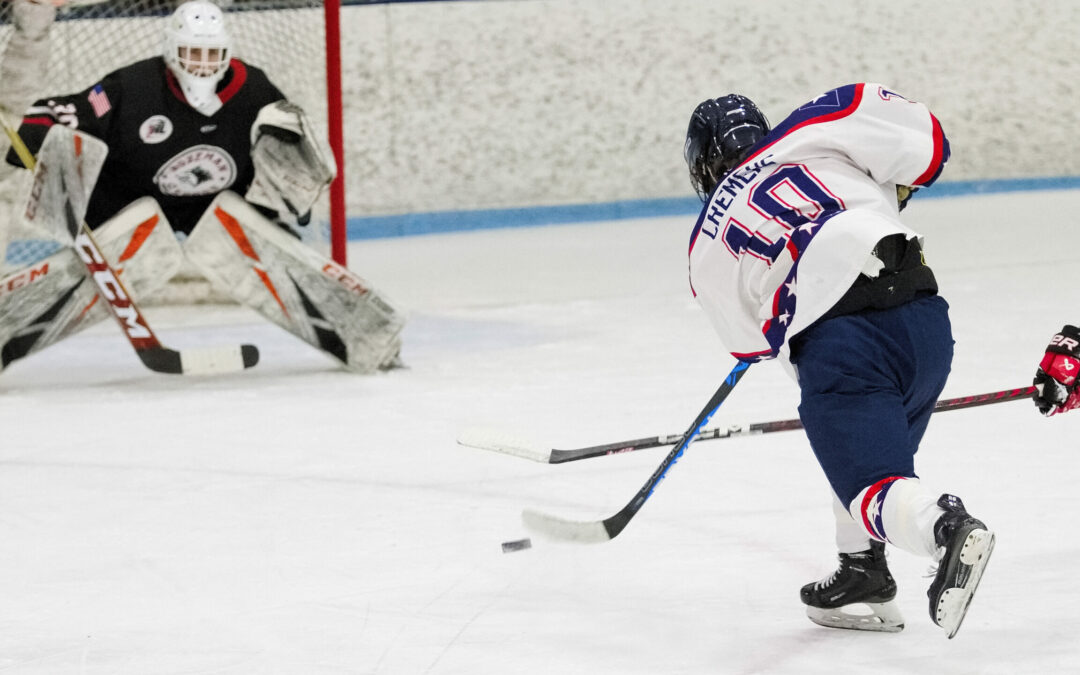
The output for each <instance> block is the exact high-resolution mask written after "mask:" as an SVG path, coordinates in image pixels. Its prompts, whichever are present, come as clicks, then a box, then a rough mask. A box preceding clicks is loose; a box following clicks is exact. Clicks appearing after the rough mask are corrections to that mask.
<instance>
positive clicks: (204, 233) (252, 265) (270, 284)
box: [184, 191, 405, 373]
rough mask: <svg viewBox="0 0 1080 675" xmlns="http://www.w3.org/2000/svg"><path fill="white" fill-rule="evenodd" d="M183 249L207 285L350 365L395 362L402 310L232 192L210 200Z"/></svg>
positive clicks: (365, 369)
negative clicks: (212, 286)
mask: <svg viewBox="0 0 1080 675" xmlns="http://www.w3.org/2000/svg"><path fill="white" fill-rule="evenodd" d="M184 252H185V254H186V255H187V258H188V260H189V261H190V262H191V263H192V264H194V265H195V267H197V268H198V269H199V271H200V272H202V273H203V274H204V275H205V276H206V278H207V279H208V280H209V281H210V283H211V284H213V285H214V286H216V287H218V288H219V289H220V290H222V291H224V292H226V293H228V294H229V296H230V297H232V298H233V299H234V300H236V301H237V302H239V303H241V304H243V305H246V306H248V307H251V308H253V309H255V310H256V311H257V312H259V313H260V314H262V315H263V316H264V317H266V318H267V319H269V320H270V321H272V322H274V323H276V324H277V325H279V326H281V327H282V328H284V329H285V330H287V331H289V332H290V333H292V334H293V335H296V336H297V337H299V338H300V339H302V340H304V341H305V342H307V343H308V344H310V345H312V346H314V347H316V348H318V349H321V350H322V351H324V352H326V353H328V354H330V355H331V356H333V357H334V358H336V359H337V360H339V361H340V362H341V363H343V364H344V365H345V366H346V367H347V368H349V369H350V370H353V371H356V372H360V373H371V372H374V371H376V370H379V369H387V368H392V367H396V366H398V365H400V362H399V359H398V356H399V352H400V350H401V337H400V335H401V330H402V329H403V328H404V325H405V317H404V315H403V313H402V312H401V311H400V310H399V309H398V308H397V307H396V306H395V305H394V304H393V303H392V302H390V301H389V300H388V299H387V298H385V297H384V296H382V295H381V294H380V293H378V292H377V291H376V290H375V289H373V288H372V287H371V286H370V285H369V284H368V283H367V282H366V281H365V280H363V279H362V278H360V277H359V276H357V275H356V274H354V273H353V272H351V271H350V270H348V269H347V268H345V267H343V266H341V265H339V264H337V263H336V262H334V261H332V260H330V259H328V258H325V257H323V256H322V255H320V254H319V253H318V252H317V251H315V250H313V249H311V248H310V247H308V246H306V245H304V244H303V243H301V242H300V241H298V240H297V239H296V238H294V237H292V236H290V235H289V234H288V233H287V232H285V231H284V230H283V229H282V228H281V227H279V226H278V225H276V224H274V223H273V222H271V221H270V220H268V219H267V218H266V217H264V216H263V215H262V214H261V213H259V212H258V211H257V210H256V209H255V208H254V207H252V206H251V205H250V204H249V203H248V202H247V201H245V200H244V199H243V198H241V197H240V196H239V195H237V194H236V193H234V192H231V191H225V192H222V193H220V194H219V195H218V196H217V197H216V198H215V199H214V201H213V202H212V203H211V204H210V207H209V208H207V210H206V212H205V213H204V214H203V216H202V218H200V219H199V222H198V223H197V224H196V226H195V229H194V230H192V232H191V235H190V236H189V237H188V239H187V241H185V242H184Z"/></svg>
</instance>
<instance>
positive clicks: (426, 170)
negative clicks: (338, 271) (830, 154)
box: [342, 0, 1080, 217]
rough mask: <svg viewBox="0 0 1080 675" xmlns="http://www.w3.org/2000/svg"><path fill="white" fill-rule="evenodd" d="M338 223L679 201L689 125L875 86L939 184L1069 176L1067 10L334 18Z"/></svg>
mask: <svg viewBox="0 0 1080 675" xmlns="http://www.w3.org/2000/svg"><path fill="white" fill-rule="evenodd" d="M342 22H343V30H342V32H343V38H342V39H343V61H344V75H343V79H344V87H345V91H344V98H345V105H346V118H345V119H346V125H347V128H346V139H347V144H348V149H347V157H346V163H347V171H346V176H347V181H348V184H347V190H348V213H349V216H350V217H364V216H373V215H390V214H404V213H424V212H430V211H442V210H460V209H486V208H507V207H528V206H539V205H562V204H582V203H595V202H610V201H619V200H633V199H654V198H665V197H687V196H690V195H691V194H692V193H691V191H690V188H689V184H688V182H687V179H686V172H685V167H684V165H683V162H682V156H681V153H682V144H683V137H684V133H685V129H686V123H687V120H688V118H689V114H690V112H691V111H692V110H693V108H694V106H695V105H696V104H697V103H698V102H699V101H701V100H702V99H704V98H706V97H711V96H718V95H721V94H724V93H727V92H729V91H737V92H740V93H743V94H746V95H748V96H750V97H751V98H753V99H754V100H755V101H757V102H758V104H759V105H760V106H761V107H762V109H763V110H764V111H765V113H766V115H768V116H769V118H770V119H771V120H772V121H773V122H774V123H775V122H778V121H779V120H780V119H782V118H783V117H784V116H785V115H786V114H787V113H788V112H789V111H790V110H791V109H792V108H794V107H795V106H797V105H799V104H801V103H803V102H804V101H806V100H808V99H810V98H812V97H813V96H815V95H817V94H818V93H820V92H822V91H824V90H826V89H829V88H831V87H833V86H836V85H840V84H846V83H849V82H855V81H878V82H883V83H885V84H888V85H889V86H891V87H892V88H894V89H896V90H897V91H899V92H901V93H903V94H905V95H907V96H908V97H909V98H914V99H918V100H921V101H924V102H926V103H927V104H929V105H930V107H931V109H933V110H934V111H935V113H936V114H937V115H938V117H939V118H940V119H941V121H942V125H943V127H944V128H945V132H946V134H947V135H948V136H949V139H950V141H951V143H952V149H953V159H952V161H951V162H950V164H949V166H948V167H947V169H946V173H945V174H944V175H943V178H942V180H943V181H958V180H978V179H997V178H1012V177H1045V176H1073V175H1078V174H1080V141H1077V132H1076V129H1077V128H1078V127H1080V125H1078V119H1077V117H1078V113H1077V103H1078V102H1080V59H1078V58H1077V57H1078V54H1077V48H1076V47H1075V40H1076V39H1077V35H1080V3H1077V2H1075V1H1074V0H1046V1H1043V2H1038V3H1020V2H1015V1H1013V0H983V1H981V2H978V3H974V2H961V1H960V0H934V1H930V0H913V1H910V2H904V3H885V2H874V1H871V0H831V1H826V0H759V1H758V2H740V3H733V2H726V1H718V0H620V1H619V2H600V1H595V2H588V1H586V0H486V1H485V0H471V1H470V0H461V1H456V2H415V3H403V4H396V3H395V4H380V5H366V6H347V7H345V8H344V9H343V21H342Z"/></svg>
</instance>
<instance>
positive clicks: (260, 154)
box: [244, 100, 337, 239]
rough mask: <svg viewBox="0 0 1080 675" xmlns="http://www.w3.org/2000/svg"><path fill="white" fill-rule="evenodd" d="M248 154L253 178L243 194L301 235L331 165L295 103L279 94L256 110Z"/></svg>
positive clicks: (330, 175)
mask: <svg viewBox="0 0 1080 675" xmlns="http://www.w3.org/2000/svg"><path fill="white" fill-rule="evenodd" d="M251 160H252V163H253V164H254V166H255V178H254V180H253V181H252V183H251V187H250V188H249V189H248V191H247V194H245V195H244V199H245V200H247V201H248V202H249V203H251V204H254V205H255V206H256V207H258V208H260V209H261V210H262V212H263V214H264V215H267V216H268V217H270V218H272V219H273V220H274V221H275V222H276V223H278V224H279V225H281V226H282V227H283V228H284V229H286V230H288V231H289V232H291V233H292V234H293V235H295V236H297V237H299V238H301V239H303V238H304V236H303V233H304V232H305V230H306V227H307V225H308V223H309V222H310V221H311V209H312V207H313V206H314V205H315V201H316V200H317V199H318V198H319V195H321V194H322V191H323V190H324V189H325V188H326V186H328V185H329V184H330V182H331V181H333V180H334V176H335V175H336V174H337V167H336V165H335V164H334V159H333V156H332V155H331V153H330V151H329V148H327V147H325V146H324V145H323V144H322V143H321V142H320V141H319V140H318V139H317V138H316V137H315V135H314V133H312V129H311V122H310V121H309V120H308V118H307V115H305V114H304V111H303V110H302V109H301V108H300V106H298V105H296V104H293V103H290V102H288V101H285V100H282V101H276V102H274V103H271V104H269V105H267V106H264V107H263V108H262V109H261V110H260V111H259V114H258V116H257V117H256V118H255V123H254V124H253V125H251Z"/></svg>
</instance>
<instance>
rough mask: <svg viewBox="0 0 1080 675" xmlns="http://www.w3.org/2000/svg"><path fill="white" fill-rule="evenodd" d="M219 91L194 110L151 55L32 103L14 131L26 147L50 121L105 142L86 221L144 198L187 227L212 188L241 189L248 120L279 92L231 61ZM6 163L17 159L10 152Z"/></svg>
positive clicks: (94, 222)
mask: <svg viewBox="0 0 1080 675" xmlns="http://www.w3.org/2000/svg"><path fill="white" fill-rule="evenodd" d="M217 95H218V98H219V99H220V100H221V102H222V106H221V108H219V109H218V111H217V112H215V113H214V114H213V115H212V116H210V117H207V116H205V115H203V114H202V113H200V112H198V111H197V110H195V109H194V108H192V107H191V106H190V105H188V103H187V102H186V101H185V100H184V95H183V94H182V93H181V91H180V88H179V86H178V85H177V83H176V78H175V77H174V76H173V74H172V73H171V72H169V71H168V69H167V68H166V67H165V61H164V59H162V58H160V57H155V58H150V59H147V60H145V61H139V62H137V63H133V64H131V65H128V66H125V67H124V68H121V69H119V70H116V71H114V72H112V73H110V74H109V75H106V76H105V78H104V79H103V80H101V82H99V83H98V84H95V85H94V86H92V87H90V88H89V89H87V90H86V91H82V92H79V93H78V94H72V95H70V96H52V97H49V98H46V99H42V100H39V101H37V102H35V103H34V105H32V106H31V107H30V109H29V110H28V111H27V113H26V116H25V117H24V118H23V121H22V126H21V127H20V128H19V133H20V135H21V136H22V138H23V139H24V140H25V141H26V144H27V146H28V147H29V148H30V150H31V152H34V153H37V150H38V148H40V147H41V144H42V142H44V139H45V134H46V133H47V132H48V130H49V127H51V126H52V125H54V124H65V125H67V126H69V127H72V128H75V129H78V130H80V131H84V132H86V133H88V134H90V135H92V136H95V137H97V138H100V139H101V140H103V141H105V143H106V144H107V145H108V146H109V154H108V157H107V159H106V160H105V165H104V166H103V167H102V170H101V175H100V177H99V178H98V182H97V185H96V186H95V187H94V192H93V194H92V195H91V198H90V204H89V207H88V209H87V212H86V222H87V224H88V225H90V227H91V228H95V227H97V226H99V225H101V224H102V223H103V222H105V221H106V220H108V219H109V218H110V217H111V216H112V215H113V214H115V213H116V212H117V211H119V210H120V209H122V208H123V207H125V206H127V205H128V204H130V203H131V202H132V201H134V200H136V199H138V198H140V197H145V196H151V197H154V198H155V199H157V201H158V203H159V204H160V205H161V208H162V210H163V211H164V212H165V216H166V217H167V218H168V219H169V224H170V225H172V228H173V229H174V230H176V231H178V232H184V233H189V232H190V231H191V229H192V228H194V227H195V223H197V222H198V220H199V217H200V216H201V215H202V214H203V212H204V211H205V210H206V207H207V206H209V204H210V202H211V200H213V198H214V195H216V194H217V193H219V192H221V191H222V190H226V189H229V190H232V191H234V192H236V193H238V194H241V195H243V194H244V193H245V192H247V189H248V187H249V186H250V185H251V181H252V179H253V177H254V167H253V166H252V162H251V126H252V124H253V123H254V122H255V117H256V116H257V115H258V113H259V110H260V109H261V108H262V107H263V106H265V105H267V104H270V103H273V102H274V101H278V100H281V99H283V98H285V97H284V95H282V93H281V91H279V90H278V88H277V87H275V86H274V85H273V83H271V82H270V80H269V79H268V78H267V76H266V74H265V73H263V71H262V70H260V69H258V68H255V67H254V66H249V65H247V64H245V63H243V62H242V61H239V60H237V59H233V60H232V61H231V62H230V64H229V71H228V73H226V75H225V77H224V78H223V79H222V81H221V83H220V84H219V86H218V91H217ZM7 161H8V162H10V163H12V164H15V165H17V166H22V163H21V162H20V161H19V159H18V157H17V156H15V153H14V152H13V151H12V152H9V153H8V158H7Z"/></svg>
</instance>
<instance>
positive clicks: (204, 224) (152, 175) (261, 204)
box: [0, 0, 403, 372]
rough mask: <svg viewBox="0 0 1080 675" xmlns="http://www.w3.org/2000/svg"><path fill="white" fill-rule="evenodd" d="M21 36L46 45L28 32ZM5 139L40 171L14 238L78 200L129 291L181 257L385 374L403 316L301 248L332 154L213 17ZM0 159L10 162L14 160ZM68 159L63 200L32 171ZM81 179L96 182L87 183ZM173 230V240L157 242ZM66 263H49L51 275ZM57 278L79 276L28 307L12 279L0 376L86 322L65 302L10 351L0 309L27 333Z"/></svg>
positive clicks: (187, 26) (40, 106)
mask: <svg viewBox="0 0 1080 675" xmlns="http://www.w3.org/2000/svg"><path fill="white" fill-rule="evenodd" d="M17 2H20V3H26V2H28V0H17ZM41 15H43V13H41V12H39V13H38V16H41ZM45 16H47V17H48V19H49V21H50V22H51V15H45ZM34 35H36V36H38V38H39V39H38V42H40V41H41V40H47V30H45V31H42V30H40V26H38V27H37V28H36V29H35V31H34ZM27 42H29V43H31V44H33V43H34V40H27ZM9 52H10V49H9ZM7 57H8V58H5V63H6V62H8V60H9V58H10V57H11V54H8V55H7ZM34 63H37V64H40V63H43V60H42V59H38V60H37V61H36V62H34ZM28 67H34V66H33V65H28ZM37 67H40V66H37ZM74 130H77V131H74ZM18 134H19V137H20V138H21V139H22V140H23V141H24V142H25V144H26V146H27V147H28V148H29V150H30V151H31V152H33V153H35V154H37V155H38V159H39V166H38V169H37V171H36V173H35V181H34V185H33V187H31V188H28V190H27V195H26V196H25V198H21V199H19V200H17V201H16V203H17V204H19V208H22V205H23V204H25V205H26V208H25V214H21V215H20V214H19V213H16V215H17V216H19V217H20V218H21V219H22V222H21V223H20V224H21V225H22V226H30V227H31V229H34V228H37V229H38V230H49V229H50V227H49V225H48V220H49V218H48V217H47V214H48V213H49V212H51V211H52V212H55V211H57V210H59V206H58V205H57V204H56V202H57V201H58V200H59V201H61V202H65V201H70V203H72V205H75V204H76V203H79V202H80V200H82V203H80V204H79V206H80V207H81V208H79V209H78V210H79V212H80V213H84V214H85V221H86V223H87V225H88V226H89V227H90V228H91V229H93V230H95V234H96V236H97V238H98V239H99V240H100V241H101V243H102V247H103V249H105V254H106V256H107V257H109V259H110V262H112V263H113V264H114V265H117V266H118V267H121V268H123V270H124V271H125V279H128V280H129V282H130V284H131V286H132V287H133V288H134V291H135V292H136V294H146V293H152V292H153V291H155V290H157V289H158V288H160V287H162V286H164V284H165V283H166V282H167V281H168V279H169V278H170V277H171V276H173V275H174V274H176V272H177V271H178V270H179V268H180V267H181V265H182V263H183V261H184V260H187V261H188V262H189V263H190V264H191V265H192V266H194V267H195V268H197V269H198V270H199V271H200V272H201V273H202V274H203V275H204V276H206V278H207V279H208V280H209V281H210V282H211V284H212V285H214V286H215V287H217V288H218V289H219V290H221V291H223V292H225V293H227V294H228V295H230V296H231V297H232V298H233V299H235V300H236V301H238V302H240V303H242V304H245V305H248V306H250V307H253V308H255V309H256V310H258V311H259V312H260V313H262V314H263V315H264V316H266V317H267V318H269V319H270V320H272V321H274V322H275V323H277V324H279V325H280V326H282V327H283V328H285V329H287V330H289V331H290V332H292V333H293V334H295V335H297V336H299V337H301V338H302V339H304V340H305V341H307V342H308V343H310V344H312V345H314V346H316V347H318V348H320V349H322V350H323V351H325V352H327V353H329V354H330V355H332V356H334V357H335V358H337V359H338V360H339V361H341V362H342V363H343V364H345V366H346V367H348V368H350V369H352V370H356V371H360V372H372V371H374V370H377V369H384V368H388V367H393V366H395V365H398V354H399V351H400V337H399V334H400V331H401V329H402V326H403V317H402V315H401V313H400V312H399V311H398V310H397V309H396V308H395V307H394V306H393V305H392V304H391V303H390V302H389V301H387V300H386V299H385V298H383V297H381V296H380V295H379V294H378V293H376V292H375V291H374V290H373V289H371V288H370V287H369V286H368V285H367V283H366V282H364V281H363V280H362V279H360V278H359V277H357V276H356V275H354V274H353V273H352V272H350V271H349V270H347V269H346V268H344V267H342V266H340V265H337V264H336V263H334V262H333V261H331V260H328V259H326V258H325V257H324V256H322V255H321V254H319V253H318V252H316V251H315V250H314V249H312V248H311V247H309V246H307V245H304V244H303V243H302V240H303V239H307V238H308V235H307V230H308V229H309V228H310V222H311V210H312V208H313V206H314V204H315V202H316V200H317V199H318V197H319V196H320V194H321V193H322V191H323V190H324V189H325V188H326V187H327V186H328V185H329V184H330V182H331V181H332V180H333V178H334V175H335V166H334V162H333V159H332V156H331V154H330V153H329V151H328V149H327V148H326V147H325V146H324V145H323V144H322V143H321V142H320V141H319V140H318V139H317V138H316V137H315V135H314V134H313V133H312V129H311V127H310V123H309V122H308V120H307V117H306V115H305V114H304V112H303V110H302V109H301V108H300V107H299V106H297V105H295V104H293V103H291V102H289V101H287V100H286V99H285V97H284V95H283V94H282V92H281V91H280V90H279V89H278V88H277V87H276V86H275V85H274V84H273V83H272V82H271V81H270V79H269V78H268V77H267V75H266V74H265V73H264V72H263V71H262V70H260V69H259V68H256V67H254V66H252V65H249V64H246V63H244V62H243V61H241V60H239V59H236V58H233V57H232V46H231V40H230V36H229V33H228V31H227V29H226V26H225V22H224V16H223V14H222V12H221V10H220V9H219V8H218V7H217V6H216V5H214V4H212V3H209V2H205V1H203V0H194V1H191V2H186V3H184V4H182V5H180V6H179V7H178V8H177V9H176V11H175V12H174V13H173V14H172V15H171V16H170V17H169V18H168V19H167V22H166V28H165V35H164V50H163V54H162V56H160V57H154V58H149V59H146V60H143V61H139V62H136V63H133V64H130V65H128V66H125V67H123V68H120V69H118V70H116V71H114V72H112V73H110V74H108V75H106V76H105V77H104V78H103V79H102V80H101V81H100V82H98V83H96V84H94V85H93V86H92V87H90V88H89V89H86V90H84V91H82V92H79V93H76V94H71V95H64V96H48V97H44V98H41V99H39V100H37V101H36V102H34V103H33V104H31V105H30V106H29V108H28V109H27V111H26V114H25V116H24V117H23V120H22V124H21V126H20V128H19V131H18ZM99 141H100V142H99ZM94 158H97V159H94ZM7 161H8V163H9V164H11V165H14V166H16V167H20V166H23V164H22V162H21V161H20V159H19V157H18V154H17V152H16V150H15V148H12V149H11V150H10V151H9V152H8V155H7ZM72 162H77V163H79V169H78V172H77V173H78V174H79V175H80V176H83V181H84V182H85V185H84V186H83V188H82V190H81V191H84V192H85V193H86V195H85V196H80V195H78V194H65V193H67V192H71V185H70V182H69V183H68V184H67V185H61V186H59V187H58V186H56V185H55V184H54V182H50V180H51V179H50V178H49V177H48V176H46V175H45V173H44V172H45V171H47V170H48V169H49V167H50V165H52V166H54V167H55V166H56V165H58V164H59V165H69V164H71V163H72ZM84 165H86V166H84ZM65 171H66V173H67V174H68V175H74V174H73V173H72V172H71V170H70V167H68V168H67V169H66V170H64V171H60V172H59V173H65ZM56 173H57V172H53V175H55V174H56ZM94 174H97V176H98V177H97V180H96V182H94V181H92V180H90V179H89V178H86V177H85V176H87V175H94ZM44 188H49V189H44ZM78 191H79V190H76V192H78ZM241 195H242V197H241ZM39 207H40V208H39ZM35 218H36V222H35ZM170 228H171V232H172V233H174V234H175V237H173V236H167V237H162V236H161V233H165V234H170ZM52 229H55V228H52ZM8 249H9V250H8V254H7V256H6V262H8V263H9V264H10V262H11V247H10V245H9V247H8ZM64 253H65V251H61V252H60V253H56V254H54V255H58V256H62V255H63V254H64ZM66 253H68V258H73V256H71V255H70V252H66ZM21 262H22V263H23V265H22V267H21V268H20V269H19V270H17V271H16V272H15V275H18V274H20V273H21V274H24V275H25V274H26V269H28V268H26V263H33V262H35V261H32V260H24V261H21ZM67 262H70V261H66V259H58V260H57V261H56V262H55V263H54V265H53V268H52V269H53V270H54V271H55V270H57V269H58V268H62V267H64V265H65V264H66V263H67ZM73 262H75V263H77V262H78V261H77V260H74V261H73ZM31 267H33V265H31ZM73 267H74V268H77V267H76V266H73ZM15 275H8V276H9V278H14V276H15ZM42 276H43V275H41V274H39V275H38V277H42ZM65 276H70V277H71V278H72V279H73V278H75V277H77V276H78V275H63V274H54V277H56V278H57V282H56V283H53V284H44V283H38V284H37V286H38V288H36V289H33V290H34V292H35V293H37V294H38V295H42V294H43V297H41V298H34V299H33V301H32V302H29V301H28V298H29V297H30V293H31V287H32V286H34V284H29V283H23V282H21V281H18V280H17V281H16V282H15V285H16V286H17V287H18V288H19V289H20V290H19V292H18V293H8V294H7V295H0V315H2V316H3V317H4V318H5V320H4V321H3V324H4V325H3V326H0V350H3V352H4V354H3V355H4V360H3V361H2V362H0V367H2V366H3V365H4V364H6V363H8V362H10V361H11V360H14V358H18V357H21V356H25V355H26V354H27V353H29V352H31V351H36V350H37V349H40V348H42V347H44V346H46V344H49V343H51V342H55V341H56V340H57V339H59V338H60V337H63V336H64V335H67V334H69V333H70V332H72V331H73V330H74V329H77V328H78V327H81V326H76V324H85V323H86V321H85V320H84V318H83V315H84V314H85V311H80V308H78V307H76V306H75V305H78V304H79V303H78V302H77V301H72V306H71V307H70V308H65V311H62V312H53V313H52V314H53V315H56V316H57V318H56V319H54V321H59V322H60V323H61V324H63V319H61V318H60V315H67V314H70V315H71V316H70V317H69V319H70V322H69V323H68V324H64V325H59V324H58V325H55V326H52V327H51V330H49V331H45V334H44V335H45V336H46V337H42V338H40V339H38V340H37V341H35V342H34V343H33V344H31V345H29V346H28V345H25V344H23V345H22V346H20V347H18V348H15V347H12V346H11V339H12V337H13V336H16V337H17V336H18V334H19V330H20V329H25V326H24V327H19V326H13V325H12V324H13V322H12V321H9V320H8V319H7V317H9V316H15V315H16V314H17V313H16V312H15V310H14V309H13V307H15V306H16V304H17V305H18V306H21V307H23V308H24V309H23V312H22V314H26V316H25V317H23V318H24V320H25V321H31V322H32V323H33V322H37V323H34V325H37V324H39V323H40V317H38V316H36V315H30V314H27V311H28V310H26V309H25V308H26V307H35V306H36V307H37V308H39V309H42V310H44V308H46V307H48V308H50V309H51V308H53V306H54V305H53V303H54V302H59V301H60V299H61V297H62V296H63V294H64V293H66V292H68V290H69V289H68V288H67V287H66V286H64V284H62V283H60V281H61V278H63V277H65ZM27 279H29V277H28V278H27ZM8 286H11V284H10V283H9V284H8ZM45 286H57V287H56V288H49V289H45V288H44V287H45ZM46 290H48V291H49V293H46V292H45V291H46ZM18 295H22V296H24V297H23V298H22V299H21V301H18V300H19V298H15V297H14V296H18ZM76 300H78V299H76ZM91 300H92V297H91ZM17 301H18V302H17ZM50 301H51V302H50ZM20 316H21V315H20ZM23 332H25V330H23ZM48 336H52V337H51V338H49V339H47V337H48ZM23 342H25V340H24V341H23Z"/></svg>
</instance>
